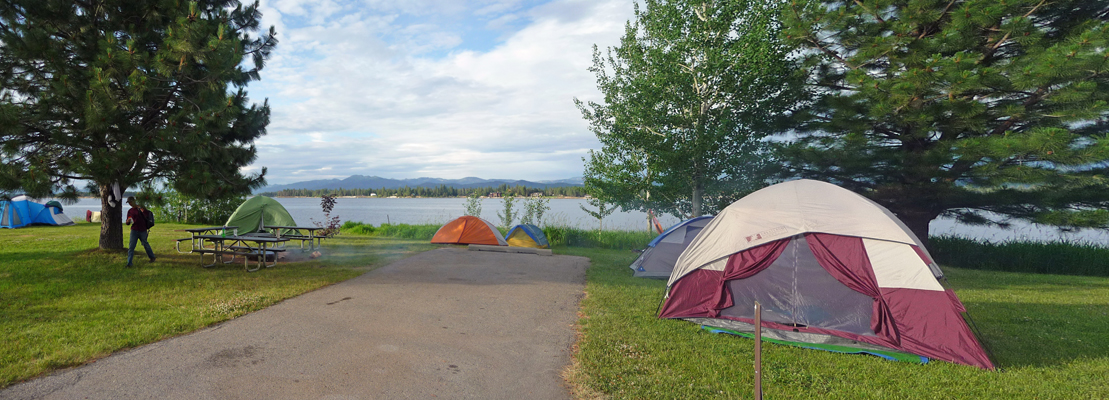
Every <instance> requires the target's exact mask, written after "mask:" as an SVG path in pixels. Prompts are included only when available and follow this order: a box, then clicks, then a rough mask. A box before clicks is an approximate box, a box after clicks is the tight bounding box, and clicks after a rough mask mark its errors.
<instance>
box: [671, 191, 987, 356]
mask: <svg viewBox="0 0 1109 400" xmlns="http://www.w3.org/2000/svg"><path fill="white" fill-rule="evenodd" d="M942 277H943V273H942V272H941V271H940V269H939V267H938V266H937V265H936V264H935V263H934V262H933V261H932V257H931V256H930V255H929V254H928V251H927V250H926V249H925V248H924V246H922V245H921V242H920V240H919V239H917V237H916V236H915V235H913V233H912V232H911V231H910V230H909V229H908V228H907V227H906V226H905V224H904V223H902V222H901V221H900V220H899V219H897V217H896V216H894V215H893V213H891V212H890V211H889V210H887V209H886V208H885V207H882V206H880V205H878V204H877V203H874V202H873V201H870V200H869V199H866V198H865V197H862V196H860V195H858V194H855V193H853V192H851V191H848V190H846V189H843V188H840V187H838V186H835V185H832V184H829V183H825V182H819V181H812V180H796V181H790V182H785V183H780V184H777V185H773V186H770V187H766V188H763V189H762V190H759V191H756V192H754V193H751V194H750V195H747V196H746V197H744V198H742V199H740V200H738V201H736V202H735V203H733V204H732V205H730V206H728V207H727V208H726V209H724V211H722V212H721V213H720V214H719V215H717V216H716V218H714V219H713V220H712V222H710V223H709V224H708V225H706V226H705V228H704V230H702V231H701V234H700V235H698V236H697V238H696V239H694V240H693V242H692V243H690V244H689V247H688V248H686V250H685V252H683V253H682V255H681V256H680V257H679V258H678V262H677V264H676V265H675V267H674V272H673V273H672V274H671V275H670V280H669V282H668V283H667V297H666V300H665V303H664V304H663V306H662V308H661V311H660V313H659V317H660V318H682V319H686V320H689V321H692V322H695V323H699V324H701V325H703V326H705V327H706V329H710V330H713V331H717V332H729V333H736V334H740V335H744V336H749V335H750V332H753V326H752V324H753V322H754V320H753V318H754V307H753V305H754V303H755V302H756V301H757V302H759V303H760V304H762V306H763V312H762V316H763V325H764V328H763V335H764V337H766V338H767V339H769V340H771V341H776V342H779V343H786V344H793V345H798V346H802V347H807V348H818V349H824V350H830V351H837V352H847V353H867V354H874V355H878V356H881V357H885V358H889V359H897V360H905V361H918V362H927V361H928V359H938V360H944V361H949V362H953V363H959V364H965V365H971V366H975V367H979V368H983V369H993V368H994V365H993V363H992V362H990V360H989V357H987V355H986V353H985V351H983V348H982V346H981V344H980V343H979V342H978V339H977V338H976V337H975V336H974V334H973V333H972V332H971V330H970V328H969V327H968V326H967V323H966V321H964V320H963V316H962V315H961V314H962V313H963V312H965V311H966V309H965V308H964V307H963V305H962V303H961V302H960V301H959V298H958V297H957V296H955V292H954V291H952V290H950V289H945V288H944V287H943V286H942V285H941V284H940V279H941V278H942Z"/></svg>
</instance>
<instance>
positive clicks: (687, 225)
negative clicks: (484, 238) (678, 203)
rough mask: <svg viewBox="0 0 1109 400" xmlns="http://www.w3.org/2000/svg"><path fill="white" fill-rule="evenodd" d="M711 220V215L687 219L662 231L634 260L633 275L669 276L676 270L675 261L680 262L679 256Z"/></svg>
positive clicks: (644, 276)
mask: <svg viewBox="0 0 1109 400" xmlns="http://www.w3.org/2000/svg"><path fill="white" fill-rule="evenodd" d="M709 221H712V216H711V215H708V216H703V217H697V218H692V219H687V220H685V221H682V222H679V223H678V224H677V225H674V226H672V227H670V229H667V230H666V231H665V232H662V234H660V235H658V237H656V238H655V239H654V240H652V241H651V242H650V243H647V249H645V250H643V254H640V255H639V258H636V259H635V261H634V262H632V265H631V269H632V271H635V273H634V274H633V275H632V276H634V277H636V278H656V279H666V278H669V277H670V273H671V272H673V271H674V263H676V262H678V256H680V255H682V252H683V251H685V248H686V247H687V246H689V243H690V242H692V241H693V238H695V237H697V234H698V233H700V232H701V229H704V228H705V225H708V223H709Z"/></svg>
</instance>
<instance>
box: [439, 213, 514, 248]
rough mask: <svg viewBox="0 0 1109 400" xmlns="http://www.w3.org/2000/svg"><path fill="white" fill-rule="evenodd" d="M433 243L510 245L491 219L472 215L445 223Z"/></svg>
mask: <svg viewBox="0 0 1109 400" xmlns="http://www.w3.org/2000/svg"><path fill="white" fill-rule="evenodd" d="M431 243H445V244H487V245H492V246H508V243H507V242H505V241H504V236H501V231H499V230H497V227H495V226H493V224H491V223H489V221H486V220H484V219H481V218H478V217H474V216H470V215H466V216H463V217H459V218H458V219H455V220H454V221H451V222H448V223H447V224H446V225H443V227H442V228H439V231H437V232H435V236H433V237H432V238H431Z"/></svg>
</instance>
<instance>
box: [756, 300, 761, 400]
mask: <svg viewBox="0 0 1109 400" xmlns="http://www.w3.org/2000/svg"><path fill="white" fill-rule="evenodd" d="M755 400H762V304H759V302H757V301H756V302H755Z"/></svg>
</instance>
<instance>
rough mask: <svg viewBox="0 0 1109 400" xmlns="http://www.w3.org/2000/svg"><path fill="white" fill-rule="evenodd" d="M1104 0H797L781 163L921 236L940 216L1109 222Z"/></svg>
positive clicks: (791, 18) (1108, 7)
mask: <svg viewBox="0 0 1109 400" xmlns="http://www.w3.org/2000/svg"><path fill="white" fill-rule="evenodd" d="M1107 20H1109V1H1105V0H1053V1H1045V0H900V1H891V0H858V1H855V0H851V1H812V2H809V3H806V2H804V1H802V0H797V1H794V2H792V3H791V5H790V6H789V7H787V11H786V12H785V18H784V24H785V26H786V29H785V33H786V35H787V37H788V38H789V40H791V41H792V42H793V43H794V44H796V45H797V46H800V47H801V48H803V49H804V51H803V52H802V53H801V54H803V55H804V56H805V60H804V63H805V66H806V68H807V71H808V73H809V77H810V78H811V79H810V82H809V83H810V84H811V85H812V87H813V88H814V90H815V92H816V93H817V95H818V96H817V97H816V100H815V102H814V106H813V107H812V108H811V109H810V110H808V111H807V112H805V113H799V114H798V116H799V117H800V118H799V119H798V122H797V132H796V133H797V135H798V136H797V137H796V140H794V141H793V142H792V143H790V145H788V146H786V147H785V155H786V158H787V160H788V167H789V173H788V175H789V176H802V177H809V178H815V179H820V180H825V181H828V182H832V183H836V184H839V185H842V186H845V187H847V188H849V189H851V190H854V191H856V192H858V193H860V194H863V195H865V196H867V197H869V198H870V199H872V200H874V201H876V202H878V203H880V204H882V205H884V206H886V207H887V208H889V209H890V210H891V211H893V212H894V213H896V214H897V215H898V216H899V217H900V218H901V219H902V220H903V221H904V222H905V223H906V225H908V226H909V228H911V229H912V231H913V232H914V233H916V234H917V236H918V237H920V238H921V239H922V240H927V233H928V224H929V222H930V221H931V220H933V219H935V218H936V217H938V216H941V215H950V216H955V217H958V218H959V219H961V220H963V221H966V222H972V223H1001V224H1004V223H1006V221H1008V220H1009V219H1012V218H1018V219H1024V220H1030V221H1033V222H1039V223H1047V224H1054V225H1059V226H1069V227H1107V226H1109V211H1106V207H1109V175H1107V173H1109V163H1107V162H1106V161H1107V160H1109V137H1107V136H1106V133H1107V129H1109V119H1107V117H1109V24H1107Z"/></svg>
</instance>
